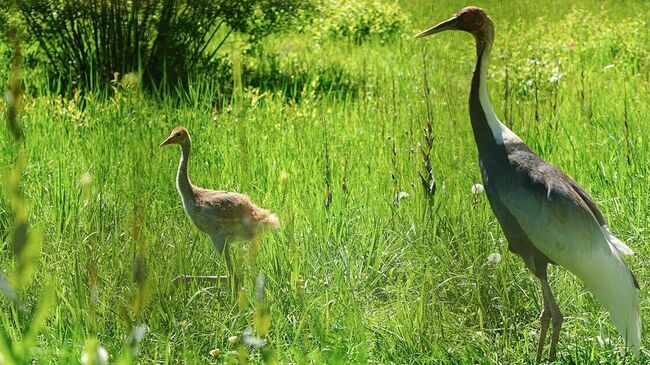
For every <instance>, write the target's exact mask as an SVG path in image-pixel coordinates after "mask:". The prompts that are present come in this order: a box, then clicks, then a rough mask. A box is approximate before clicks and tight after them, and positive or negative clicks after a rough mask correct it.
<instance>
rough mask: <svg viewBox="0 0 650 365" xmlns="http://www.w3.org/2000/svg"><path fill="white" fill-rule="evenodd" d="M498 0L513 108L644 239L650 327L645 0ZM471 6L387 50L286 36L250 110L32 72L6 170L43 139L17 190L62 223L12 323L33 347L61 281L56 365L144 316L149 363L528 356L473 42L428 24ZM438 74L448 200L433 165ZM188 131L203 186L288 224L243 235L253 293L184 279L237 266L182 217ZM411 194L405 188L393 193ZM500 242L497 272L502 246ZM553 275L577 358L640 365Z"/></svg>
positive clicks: (526, 129) (14, 332)
mask: <svg viewBox="0 0 650 365" xmlns="http://www.w3.org/2000/svg"><path fill="white" fill-rule="evenodd" d="M479 3H480V4H479V5H481V6H483V7H484V8H485V9H486V10H487V11H488V12H489V13H490V14H491V16H492V18H493V19H494V20H495V22H496V26H497V39H496V44H495V49H494V52H493V62H492V66H491V78H490V83H491V84H490V90H491V95H492V100H493V103H494V105H495V109H496V111H497V114H498V115H500V116H501V117H502V119H503V121H504V122H505V123H506V124H507V125H509V126H511V128H512V129H513V130H514V131H515V132H516V133H517V134H518V135H519V136H521V137H522V138H523V139H524V140H525V141H527V143H528V144H529V146H530V147H531V148H532V149H533V150H534V151H536V152H538V153H539V154H540V155H541V156H542V157H543V158H544V159H546V160H547V161H549V162H552V163H553V164H555V165H557V166H560V167H561V168H562V169H563V170H564V171H565V172H566V173H568V174H569V175H570V176H572V177H574V178H575V179H576V180H577V181H578V182H579V183H581V184H582V186H583V187H585V189H586V190H587V191H589V192H590V193H591V194H592V196H593V197H594V198H595V200H596V201H597V203H598V204H599V207H600V208H601V210H602V211H603V213H604V214H605V216H606V217H607V218H608V219H609V222H610V226H611V227H612V230H613V232H614V233H615V234H616V235H617V236H618V237H620V238H621V239H623V241H625V242H627V243H628V245H629V246H630V247H632V248H633V249H634V250H635V252H636V255H635V256H632V257H628V258H627V262H628V263H629V265H630V267H631V268H632V270H633V271H634V272H635V274H636V277H637V278H638V280H639V282H640V284H641V288H642V289H641V305H642V312H643V317H644V318H648V316H647V312H648V308H649V306H650V302H649V299H648V296H647V295H646V294H645V288H647V287H648V285H649V284H650V282H649V281H648V278H649V275H650V271H649V269H648V267H649V266H648V260H647V258H648V257H650V250H649V249H648V246H647V244H646V241H647V238H648V235H649V232H648V228H647V227H648V226H649V222H650V215H649V213H648V212H649V210H648V207H649V204H650V184H649V183H650V181H649V176H650V168H649V166H650V134H649V133H650V124H649V123H650V121H649V120H648V118H647V116H648V115H650V103H648V98H647V95H648V91H649V89H650V73H649V71H648V69H650V68H648V67H647V66H648V65H649V62H650V58H649V55H650V47H649V46H648V45H649V44H650V42H649V41H650V28H649V27H648V24H647V22H646V21H645V20H644V19H637V18H636V17H635V15H637V16H638V14H647V13H648V11H650V6H648V4H647V3H645V2H641V1H638V2H637V1H626V2H613V1H612V2H606V3H604V4H603V5H596V4H592V3H591V2H587V1H583V2H580V3H579V4H578V5H575V7H573V6H568V5H558V4H556V3H553V4H554V5H553V6H550V4H551V2H548V1H542V2H539V4H538V5H536V6H532V5H530V4H526V3H525V2H523V1H518V2H512V3H510V2H508V3H504V2H479ZM460 7H461V6H460V4H459V3H457V2H453V1H449V2H447V3H445V4H441V5H436V6H433V5H432V4H431V2H428V1H414V2H406V1H405V2H403V3H402V8H403V9H404V11H405V12H408V14H409V18H410V19H411V23H410V24H409V25H408V26H407V29H405V31H404V35H403V36H399V37H396V38H394V39H392V40H391V41H390V42H379V41H375V42H373V41H370V42H366V43H364V44H361V45H357V44H352V43H348V42H345V41H339V42H330V43H326V44H322V45H319V44H311V43H310V42H309V38H307V36H305V35H287V36H283V37H278V38H275V39H272V40H271V41H270V42H269V45H268V46H267V52H269V53H274V54H276V57H277V59H274V61H273V62H275V63H274V66H273V67H270V66H269V67H268V69H269V70H270V71H269V72H276V73H277V75H279V76H277V80H279V82H280V81H282V82H284V84H280V85H276V87H275V88H272V87H270V86H269V85H267V86H265V87H263V88H262V90H261V91H260V90H259V89H254V88H245V89H244V90H243V91H242V97H241V98H238V99H236V100H235V101H234V102H233V103H230V102H218V103H215V102H214V100H215V98H216V97H217V95H216V93H217V90H216V89H215V88H214V87H212V86H211V84H210V82H209V81H206V80H201V81H196V82H194V83H192V84H191V85H190V89H189V91H188V92H187V93H186V94H183V95H179V98H177V99H183V100H184V101H183V102H178V101H173V100H169V99H166V100H153V99H151V98H148V97H146V96H144V95H141V94H140V93H139V92H137V90H134V89H133V88H128V87H123V88H122V87H118V89H117V90H118V92H117V93H116V94H115V95H114V96H113V97H111V98H109V99H108V100H105V99H104V98H102V97H99V96H97V95H96V94H92V93H90V94H87V95H85V96H83V97H78V98H72V99H71V100H63V99H60V98H57V97H55V96H52V95H48V94H46V93H44V92H42V91H41V89H39V86H38V85H39V82H40V81H39V80H36V79H27V80H25V83H26V85H27V88H28V94H27V95H28V96H26V99H25V106H24V108H23V111H22V114H21V116H20V123H21V125H22V126H23V128H24V131H25V141H24V143H22V144H16V143H13V142H11V140H12V139H11V137H10V134H9V132H8V131H7V130H6V129H0V140H1V142H0V166H2V170H3V171H8V170H9V169H10V168H11V166H13V165H14V163H15V161H16V159H17V156H18V152H17V151H18V150H19V149H21V148H22V149H24V150H25V151H26V152H27V154H28V156H29V160H28V163H27V165H26V168H25V169H24V172H23V174H22V191H23V194H24V196H25V198H26V200H27V202H28V204H29V205H30V212H29V215H30V221H31V223H32V226H35V227H37V228H38V227H40V229H42V230H43V232H44V238H43V241H42V255H41V256H40V259H39V261H38V266H37V272H36V274H35V279H34V281H33V283H32V284H31V285H30V286H28V287H27V289H26V290H24V291H23V292H21V295H20V298H21V301H22V302H23V303H24V304H25V305H26V307H27V310H26V312H25V313H28V314H24V313H23V312H21V311H20V310H18V309H17V306H16V305H15V304H12V303H11V302H10V301H9V300H7V299H0V308H1V310H2V313H3V316H0V322H1V323H0V328H1V329H2V331H3V332H4V333H5V334H6V336H7V337H8V338H10V339H12V340H13V341H18V340H19V339H20V338H21V337H22V336H23V335H22V333H23V331H24V329H25V327H26V323H28V322H29V318H30V317H31V313H33V311H34V310H35V309H36V308H37V307H38V306H37V303H38V300H39V297H41V293H42V291H43V288H47V287H53V288H54V292H55V294H54V297H55V299H54V304H53V305H51V307H50V308H49V316H48V317H47V320H46V322H45V324H44V325H43V326H42V328H41V330H40V334H39V336H38V338H37V340H36V344H35V346H33V347H32V349H31V355H30V357H31V358H33V359H34V360H35V361H36V362H38V363H75V362H77V361H78V359H79V358H80V356H81V352H82V350H83V349H84V347H85V346H87V344H88V343H91V344H92V343H94V342H93V341H97V342H98V343H99V344H101V345H102V346H104V347H105V348H106V349H107V351H108V353H109V354H110V356H111V357H110V359H111V362H114V361H115V362H118V361H123V362H126V363H128V362H130V361H131V360H130V355H129V354H130V353H131V351H132V349H133V347H134V346H129V345H128V343H129V341H130V340H129V337H130V336H131V335H132V331H133V328H134V327H135V326H137V325H139V324H141V323H143V324H146V326H147V327H148V331H147V333H146V334H145V335H144V337H143V338H142V341H141V342H140V343H139V346H138V347H139V355H138V358H139V360H133V361H139V362H141V363H153V362H156V363H222V362H226V363H230V362H237V361H240V360H242V359H244V358H247V359H249V360H251V361H253V362H261V361H263V360H264V359H267V360H268V359H269V357H271V358H274V359H276V360H278V361H279V362H282V363H285V362H297V363H366V362H370V363H443V364H444V363H450V364H456V363H504V364H508V363H532V362H533V361H534V352H535V346H536V341H537V331H538V327H539V323H538V321H537V317H538V315H539V312H540V305H541V295H540V290H539V284H538V282H537V281H536V280H535V279H534V277H533V276H532V275H531V274H530V273H529V272H528V271H527V270H526V268H525V267H524V265H523V262H522V261H521V259H520V258H519V257H516V256H514V255H513V254H511V253H509V252H508V251H507V244H506V241H505V238H504V237H503V234H502V232H501V230H500V228H499V226H498V224H497V222H496V220H495V218H494V217H493V215H492V213H491V210H490V208H489V204H488V202H487V200H486V197H485V195H484V194H482V195H477V196H475V195H474V194H472V192H471V190H470V189H471V187H472V185H473V184H475V183H477V182H480V176H479V171H478V166H477V163H476V161H477V157H476V147H475V145H474V142H473V137H472V135H471V129H470V125H469V121H468V113H467V93H468V89H469V79H470V75H471V72H472V67H473V62H474V49H473V44H472V41H471V39H470V37H469V36H467V35H465V34H461V33H445V34H442V35H438V36H436V37H435V38H432V39H427V40H424V41H414V40H413V39H412V37H411V35H412V34H415V32H416V31H418V30H421V29H424V28H425V27H428V26H430V25H432V24H434V23H436V22H437V21H439V20H444V19H446V18H447V17H448V16H449V15H451V14H453V13H454V12H455V11H456V10H458V8H460ZM278 60H280V61H278ZM282 60H285V61H286V62H283V61H282ZM531 60H534V61H535V62H531ZM558 61H559V62H560V63H559V64H558ZM244 62H250V63H252V64H255V63H262V64H264V59H253V60H250V59H249V60H246V59H244ZM608 65H613V67H612V66H608ZM244 69H245V70H247V68H244ZM425 71H426V73H427V80H428V87H429V88H430V93H431V96H430V99H429V104H430V107H431V112H432V121H431V122H432V132H433V135H434V136H435V141H434V143H433V147H432V150H431V152H430V156H431V163H432V168H433V172H434V174H435V177H436V181H437V190H436V195H435V198H434V200H433V203H432V204H429V200H428V198H427V197H426V196H425V195H424V194H423V192H422V187H421V183H420V177H419V175H418V172H419V171H422V159H421V155H420V152H419V146H420V144H422V143H424V136H423V132H422V128H424V127H425V126H426V123H427V103H426V101H425V99H424V81H423V72H425ZM245 72H246V71H245ZM292 74H294V75H296V77H295V78H294V80H299V81H300V80H302V81H301V82H293V81H292V78H291V77H286V75H292ZM559 74H562V75H561V78H560V79H559V81H557V82H555V83H552V82H549V78H550V76H553V75H556V76H559ZM506 75H507V77H506ZM244 78H246V75H244ZM341 79H343V80H352V81H350V83H348V84H345V82H343V83H340V80H341ZM322 80H328V81H327V82H321V81H322ZM332 80H337V81H336V82H334V81H332ZM531 80H532V81H531ZM339 86H340V87H341V89H342V90H343V91H342V92H337V89H336V88H337V87H339ZM274 90H284V91H283V92H279V91H274ZM288 90H294V91H296V92H292V93H289V92H288ZM287 94H290V95H291V97H288V96H287ZM536 115H537V119H538V121H536V117H535V116H536ZM177 124H183V125H185V126H186V127H188V129H189V130H190V133H191V134H192V137H193V142H194V149H193V155H192V159H191V162H190V175H191V177H192V180H193V182H194V183H195V184H197V185H199V186H204V187H210V188H218V189H226V190H235V191H241V192H244V193H247V194H250V195H251V197H252V198H253V200H254V201H255V202H257V203H258V204H259V205H260V206H263V207H266V208H269V209H271V210H272V211H274V212H277V213H278V215H279V216H280V219H281V221H282V222H283V228H282V229H281V230H280V231H279V233H277V234H274V235H267V236H265V237H263V238H262V239H260V240H259V241H257V242H253V243H245V244H241V245H237V246H236V247H234V254H235V256H236V257H237V261H238V263H239V266H240V270H242V272H243V275H244V278H245V279H244V285H245V287H246V290H245V292H244V294H243V295H242V296H241V297H240V298H239V301H238V302H235V301H233V300H231V298H230V297H229V295H228V293H229V290H228V289H227V288H225V287H223V286H217V287H208V288H206V287H204V286H198V285H188V286H186V287H182V288H175V287H173V286H172V285H171V284H170V281H171V279H172V278H173V277H174V276H176V275H178V274H196V275H199V274H205V275H214V274H220V273H223V272H224V271H225V265H224V264H223V262H222V261H221V260H220V259H219V258H218V257H217V256H216V255H215V253H214V252H213V249H212V247H211V245H210V243H209V240H208V239H207V237H205V236H204V235H203V234H201V233H199V232H198V231H197V229H196V228H195V227H193V226H192V224H191V223H190V222H189V221H188V219H187V218H186V217H185V215H184V213H183V210H182V208H181V205H180V200H179V197H178V196H177V193H176V191H175V187H174V176H175V169H176V165H177V162H178V157H179V154H180V152H179V151H178V150H176V149H172V148H169V149H159V148H158V144H159V143H160V141H162V139H163V138H165V137H166V136H167V135H168V133H169V130H171V128H172V127H173V126H175V125H177ZM325 151H327V158H326V157H325V155H326V154H325ZM82 177H83V178H82ZM89 178H90V179H89ZM80 181H81V183H80ZM326 181H327V182H328V183H329V189H328V188H327V186H326ZM344 185H345V187H344ZM3 190H4V189H3ZM328 191H329V192H331V204H329V207H328V208H326V207H325V204H324V203H325V200H326V198H327V192H328ZM399 191H405V192H407V193H409V197H408V198H405V199H402V200H400V201H399V203H398V204H394V203H393V197H394V195H395V193H396V192H399ZM12 220H13V214H12V213H11V209H10V204H9V201H8V199H7V198H5V197H4V196H3V197H2V198H1V199H0V238H1V240H2V241H1V242H2V246H1V247H2V250H1V252H0V266H1V267H2V268H3V269H4V270H5V271H11V270H12V268H13V267H14V266H15V264H14V260H13V255H12V250H11V241H12V237H13V235H12V233H11V231H12V229H11V226H12ZM495 252H496V253H500V255H501V260H500V261H499V262H498V263H495V262H493V261H490V260H488V256H490V254H492V253H495ZM134 268H137V270H134ZM134 271H136V273H135V274H134ZM550 275H551V278H552V283H551V286H552V288H553V289H554V291H555V293H556V296H557V298H558V301H559V304H560V306H561V308H562V310H563V313H564V315H565V323H564V327H563V333H562V335H561V338H560V344H559V354H558V356H559V361H558V362H559V363H580V364H583V363H621V362H634V360H633V359H631V358H629V357H627V358H626V357H625V355H624V354H623V352H622V350H621V349H622V348H623V346H622V341H621V340H620V338H619V336H618V334H617V332H616V331H615V329H614V328H613V326H612V324H611V322H610V320H609V318H608V314H607V313H606V312H605V311H604V310H603V309H602V308H601V307H600V305H599V304H598V303H597V302H596V301H595V299H594V298H593V297H592V296H591V295H590V294H588V293H587V292H585V290H584V289H583V288H582V286H581V284H580V282H579V280H577V279H576V278H575V277H573V276H572V275H571V274H569V273H567V272H566V271H564V270H562V269H559V268H552V269H551V270H550ZM134 276H135V277H136V279H137V280H134ZM259 277H263V278H264V285H263V291H264V293H265V298H264V301H263V304H262V302H261V300H260V299H259V296H258V295H256V294H255V281H256V279H257V278H259ZM258 286H259V285H258ZM256 298H257V299H256ZM266 314H268V316H270V331H269V332H268V334H267V335H266V336H264V337H265V339H266V340H267V343H266V345H264V346H263V347H261V348H251V349H250V350H247V349H246V348H245V347H243V345H241V340H237V341H229V338H230V337H232V336H238V338H239V339H241V337H242V336H243V333H244V331H245V330H246V328H247V327H249V326H252V327H253V329H254V331H258V333H262V334H263V333H264V332H265V331H264V325H263V322H264V321H265V320H268V318H269V317H267V316H266ZM131 343H133V341H131ZM647 346H648V342H647V340H644V341H643V344H642V347H643V348H646V347H647ZM214 349H218V350H219V351H218V354H217V353H216V352H214V351H213V352H212V353H211V350H214ZM214 355H216V356H214ZM645 361H648V352H646V350H643V353H642V355H641V359H640V360H639V362H640V363H643V362H645Z"/></svg>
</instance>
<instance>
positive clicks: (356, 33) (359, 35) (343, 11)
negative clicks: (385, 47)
mask: <svg viewBox="0 0 650 365" xmlns="http://www.w3.org/2000/svg"><path fill="white" fill-rule="evenodd" d="M406 22H407V18H406V16H405V15H404V12H403V11H402V10H401V8H400V7H399V5H398V4H397V3H396V2H393V1H387V0H363V1H355V0H318V1H317V6H316V14H315V17H314V19H313V22H312V25H311V27H312V30H313V32H314V33H315V36H316V37H317V38H318V39H320V40H325V39H349V40H351V41H354V42H356V43H361V42H363V41H365V40H367V39H369V38H379V39H380V40H382V41H386V40H387V39H388V38H389V37H391V36H393V35H395V34H397V33H398V32H399V31H401V30H403V28H404V25H405V24H406Z"/></svg>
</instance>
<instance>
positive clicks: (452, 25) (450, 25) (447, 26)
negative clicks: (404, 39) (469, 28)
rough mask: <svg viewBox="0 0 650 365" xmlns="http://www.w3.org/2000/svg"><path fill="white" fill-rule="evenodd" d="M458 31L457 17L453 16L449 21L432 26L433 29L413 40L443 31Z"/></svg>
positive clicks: (421, 33) (417, 35)
mask: <svg viewBox="0 0 650 365" xmlns="http://www.w3.org/2000/svg"><path fill="white" fill-rule="evenodd" d="M457 29H458V17H457V16H454V17H452V18H451V19H448V20H445V21H444V22H442V23H439V24H437V25H434V26H433V27H431V28H429V29H427V30H425V31H422V32H420V33H418V34H416V35H415V38H422V37H426V36H428V35H432V34H436V33H440V32H444V31H445V30H457Z"/></svg>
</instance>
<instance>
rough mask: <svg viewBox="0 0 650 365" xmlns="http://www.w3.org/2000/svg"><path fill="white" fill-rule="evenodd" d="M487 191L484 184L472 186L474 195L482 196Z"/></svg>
mask: <svg viewBox="0 0 650 365" xmlns="http://www.w3.org/2000/svg"><path fill="white" fill-rule="evenodd" d="M484 191H485V188H484V187H483V185H482V184H478V183H476V184H474V185H472V194H480V193H482V192H484Z"/></svg>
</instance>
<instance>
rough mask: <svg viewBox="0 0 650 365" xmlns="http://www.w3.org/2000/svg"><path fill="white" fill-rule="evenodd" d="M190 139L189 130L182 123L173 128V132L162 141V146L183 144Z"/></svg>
mask: <svg viewBox="0 0 650 365" xmlns="http://www.w3.org/2000/svg"><path fill="white" fill-rule="evenodd" d="M189 139H190V134H189V133H188V132H187V129H185V127H183V126H182V125H179V126H178V127H176V128H174V129H172V132H171V133H170V134H169V137H167V139H165V140H164V141H162V143H161V144H160V147H164V146H167V145H170V144H183V143H184V142H185V141H188V140H189Z"/></svg>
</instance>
